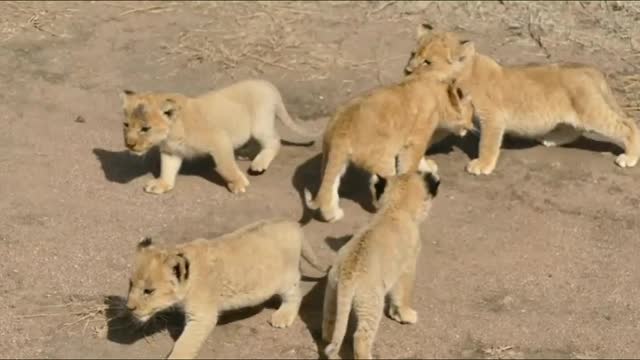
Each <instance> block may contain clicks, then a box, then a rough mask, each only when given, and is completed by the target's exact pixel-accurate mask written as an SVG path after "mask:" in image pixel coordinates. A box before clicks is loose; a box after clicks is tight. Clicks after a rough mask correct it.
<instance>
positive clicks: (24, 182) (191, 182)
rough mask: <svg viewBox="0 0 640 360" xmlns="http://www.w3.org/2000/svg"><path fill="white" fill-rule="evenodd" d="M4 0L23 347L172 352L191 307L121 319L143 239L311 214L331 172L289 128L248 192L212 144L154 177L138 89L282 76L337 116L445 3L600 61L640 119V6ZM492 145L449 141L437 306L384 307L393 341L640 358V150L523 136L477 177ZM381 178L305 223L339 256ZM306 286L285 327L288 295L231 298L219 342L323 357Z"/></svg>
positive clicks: (291, 99)
mask: <svg viewBox="0 0 640 360" xmlns="http://www.w3.org/2000/svg"><path fill="white" fill-rule="evenodd" d="M0 10H1V11H0V83H1V84H2V90H1V91H0V99H1V100H0V125H1V129H2V131H1V132H0V150H1V151H0V214H2V216H1V217H0V253H1V254H3V261H2V262H0V274H1V277H0V297H1V298H2V302H1V304H0V349H2V354H1V356H2V357H7V358H15V357H19V358H27V357H59V358H96V357H99V358H131V357H134V358H149V357H152V358H160V357H163V356H165V355H166V354H167V352H168V351H169V350H170V348H171V344H172V342H173V340H172V337H171V334H175V332H176V331H179V328H180V321H179V320H180V319H179V317H176V316H169V317H168V319H169V321H168V323H165V324H159V325H158V328H157V329H156V328H153V327H151V326H150V327H148V328H147V329H145V330H144V331H142V330H140V331H134V330H131V329H130V328H129V327H128V326H127V325H128V323H127V322H126V321H121V320H119V319H115V320H113V321H111V322H109V323H108V322H107V319H108V318H110V317H112V316H113V315H114V313H115V311H114V307H117V304H118V302H119V301H121V300H122V297H125V296H126V291H127V286H128V274H129V269H130V263H131V260H132V256H133V252H134V245H135V243H136V242H137V241H138V240H140V239H141V238H142V237H143V236H145V235H150V236H153V237H154V238H156V239H158V240H159V241H160V240H162V241H167V242H180V241H185V240H190V239H192V238H194V237H198V236H212V235H217V234H221V233H224V232H227V231H230V230H233V229H235V228H237V227H239V226H242V225H244V224H246V223H249V222H252V221H255V220H258V219H262V218H265V217H272V216H283V217H288V218H291V219H299V218H300V217H301V215H302V214H303V207H302V204H301V202H300V197H299V189H300V187H301V186H303V185H307V184H308V185H309V186H312V187H313V186H315V184H317V181H318V173H319V157H318V154H319V151H320V147H319V145H314V146H313V147H292V146H284V147H283V148H282V151H281V153H280V155H279V156H278V157H277V158H276V160H275V161H274V163H273V165H272V167H271V168H270V170H269V171H267V172H266V173H265V174H264V175H261V176H258V177H251V178H250V180H251V181H252V183H251V186H250V188H249V191H248V193H246V194H244V195H240V196H234V195H232V194H230V193H229V192H228V191H227V190H226V189H225V188H224V187H223V186H221V185H220V182H219V178H218V177H217V176H216V174H215V172H214V171H213V169H212V164H213V163H212V161H211V160H210V159H204V160H200V161H193V162H190V163H188V164H186V166H185V167H184V168H183V171H182V174H181V175H180V176H179V178H178V182H177V186H176V188H175V190H174V191H172V192H171V193H168V194H165V195H162V196H153V195H149V194H146V193H144V192H143V191H142V186H143V184H144V183H145V182H146V181H147V180H148V179H149V178H151V176H153V174H157V173H158V168H159V165H158V155H157V153H150V154H149V155H147V156H146V157H144V158H142V157H141V158H138V157H136V156H133V155H129V154H128V153H127V152H126V151H124V146H123V140H122V132H121V126H122V125H121V122H122V113H121V110H120V106H121V104H120V99H119V97H118V93H119V91H120V90H121V89H123V88H128V89H132V90H146V89H149V90H171V91H180V92H184V93H186V94H191V95H196V94H198V93H200V92H203V91H205V90H209V89H212V88H215V87H219V86H223V85H226V84H230V83H231V82H233V81H236V80H239V79H243V78H247V77H262V78H266V79H269V80H271V81H273V82H274V83H275V84H277V86H279V87H280V89H281V91H282V93H283V96H284V98H285V102H286V104H287V106H288V107H289V110H290V112H291V113H293V114H295V115H296V116H299V117H301V118H314V117H316V116H318V115H324V114H329V113H331V111H333V109H335V107H336V106H337V105H338V104H339V103H341V102H343V101H346V100H347V99H348V98H349V97H351V96H354V95H355V94H357V93H358V92H360V91H363V90H366V89H368V88H371V87H373V86H377V85H379V84H385V83H391V82H393V81H396V80H398V79H400V77H401V73H402V68H403V66H404V64H405V61H406V60H407V58H408V53H409V51H410V50H411V48H412V46H413V43H414V29H415V27H416V25H417V24H418V23H420V22H422V21H425V20H426V21H429V22H431V23H433V24H435V25H436V26H438V27H443V28H447V29H450V30H456V31H461V32H463V33H465V34H467V35H468V37H469V38H470V39H472V40H474V41H475V42H476V47H477V48H478V49H479V50H480V51H482V52H485V53H487V54H490V55H492V56H495V57H496V58H497V59H499V60H500V61H501V62H503V63H505V64H510V63H522V62H530V61H535V62H540V61H565V60H566V61H580V62H585V63H588V64H592V65H596V66H598V67H599V68H601V69H602V70H603V71H604V72H606V73H607V74H608V76H609V77H610V79H611V83H612V84H613V86H614V88H615V90H616V93H617V95H618V97H619V99H620V102H621V103H622V104H623V105H624V106H625V107H626V108H627V109H628V111H629V113H630V114H632V115H633V116H635V118H636V119H639V118H640V113H638V112H637V110H638V109H640V108H639V107H640V100H639V99H640V95H639V94H640V78H639V77H638V72H639V70H640V25H638V24H640V5H639V4H638V3H631V2H629V3H625V2H607V3H605V2H597V3H586V2H582V3H579V2H568V3H566V2H565V3H553V4H552V3H526V2H519V3H510V2H504V3H503V4H501V3H499V2H493V3H431V2H410V3H403V2H360V3H349V2H322V3H311V2H307V3H288V2H287V3H285V2H282V3H275V2H263V3H258V2H255V3H248V2H247V3H206V2H202V3H200V2H187V3H170V2H166V3H146V2H145V3H142V2H140V3H125V2H113V3H107V2H95V3H90V2H82V3H80V2H77V3H74V2H66V3H64V2H60V3H59V2H48V3H40V2H25V3H19V2H2V3H0ZM305 125H307V126H309V127H310V128H321V127H322V126H323V124H318V123H312V122H306V123H305ZM280 128H281V129H282V127H281V126H280ZM282 134H283V137H285V138H287V137H289V138H292V134H291V133H288V132H286V131H284V130H283V131H282ZM476 145H477V138H474V137H473V136H470V137H468V138H466V139H464V140H461V141H457V142H455V141H451V140H448V141H446V142H445V144H443V145H441V146H437V147H436V148H435V149H433V150H434V151H433V152H434V153H435V155H434V158H435V160H436V161H437V162H438V164H439V166H440V169H441V176H442V187H441V195H440V197H439V199H438V201H437V203H436V205H435V206H434V209H433V212H432V215H431V217H430V219H429V220H428V221H426V222H425V224H424V225H423V228H422V230H423V232H422V233H423V239H424V247H423V253H422V255H421V259H420V264H419V274H418V278H417V285H416V286H417V290H416V293H415V298H414V302H415V307H416V309H417V310H418V313H419V322H418V324H416V325H412V326H411V325H405V326H403V325H399V324H397V323H395V322H393V321H391V320H389V319H388V318H384V319H383V321H382V323H381V327H380V331H379V333H378V337H377V342H376V345H375V350H374V354H375V355H376V356H378V357H384V358H416V357H420V358H425V357H428V358H433V357H439V358H440V357H445V358H452V357H474V358H478V357H487V358H500V357H529V358H531V357H560V358H589V357H608V358H614V357H627V358H629V357H637V356H639V355H640V343H639V342H638V336H639V334H640V333H639V331H640V302H638V299H640V272H639V271H638V259H639V258H640V244H639V241H640V238H639V236H638V234H639V232H640V221H639V219H638V207H639V205H640V167H639V168H634V169H620V168H618V167H616V166H615V165H614V157H615V154H617V153H619V151H620V149H618V148H616V147H613V146H609V145H608V144H604V143H596V142H593V141H580V142H579V143H577V144H574V145H572V146H567V147H563V148H556V149H547V148H543V147H541V146H536V145H535V144H523V143H522V142H517V141H510V142H509V143H508V144H507V147H508V149H507V150H504V151H503V153H502V156H501V159H500V162H499V165H498V167H497V169H496V171H495V173H494V174H493V175H491V176H489V177H482V178H475V177H472V176H470V175H467V174H466V173H465V172H464V166H465V164H466V162H467V161H468V160H469V158H470V156H473V157H475V152H474V151H473V149H474V148H475V147H476ZM240 164H241V167H242V168H243V169H248V166H249V162H248V161H242V162H240ZM362 181H363V179H362V177H360V176H359V175H358V174H357V173H356V172H352V173H350V174H349V175H348V176H347V180H346V182H345V185H344V187H343V193H344V196H345V198H343V199H342V200H341V203H342V205H343V207H344V209H345V211H346V217H345V219H344V220H342V221H341V222H339V223H338V224H331V225H330V224H326V223H322V222H318V221H312V222H310V223H309V224H308V225H307V226H306V227H305V232H306V233H307V235H308V237H309V239H310V240H311V242H312V244H313V246H314V248H315V249H316V251H317V252H318V254H319V255H320V256H321V259H322V260H323V261H324V262H327V263H328V262H329V261H330V260H331V259H332V257H333V254H334V251H335V250H334V249H336V248H337V247H338V246H339V245H340V243H341V240H340V239H344V237H345V236H348V235H350V234H351V233H352V232H353V231H354V230H355V229H357V228H358V227H359V226H361V225H362V224H364V223H365V222H366V221H367V219H368V218H369V216H370V213H369V212H368V211H367V209H368V204H367V202H366V199H367V198H366V186H365V185H364V184H365V183H364V182H362ZM304 289H305V291H308V295H307V296H306V297H305V302H304V305H303V308H302V309H301V314H300V318H299V319H298V320H297V321H296V322H295V324H294V325H293V326H292V327H291V328H289V329H284V330H278V329H273V328H271V327H270V326H269V324H268V323H267V319H268V318H269V316H270V315H271V313H272V311H273V306H272V305H273V304H271V305H269V304H268V306H266V307H265V308H257V309H253V310H252V311H249V312H242V313H239V314H231V315H226V316H225V317H223V319H222V321H221V325H219V326H218V327H217V328H216V329H215V331H214V332H213V334H212V335H211V336H210V337H209V339H208V341H207V343H206V345H205V346H204V348H203V350H202V352H201V354H200V356H201V357H202V358H205V357H214V358H256V357H262V358H265V357H267V358H317V357H318V343H317V340H318V336H319V330H320V318H321V301H322V300H321V299H322V291H323V283H315V282H305V283H304ZM114 304H116V305H114ZM275 304H277V303H275ZM349 345H350V343H347V344H346V346H345V349H346V350H345V352H344V355H345V356H349V355H350V354H351V353H350V347H349Z"/></svg>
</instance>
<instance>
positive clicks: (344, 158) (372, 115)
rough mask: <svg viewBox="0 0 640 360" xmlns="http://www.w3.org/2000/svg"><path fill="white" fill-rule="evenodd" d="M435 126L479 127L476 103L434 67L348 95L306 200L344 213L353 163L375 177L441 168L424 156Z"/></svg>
mask: <svg viewBox="0 0 640 360" xmlns="http://www.w3.org/2000/svg"><path fill="white" fill-rule="evenodd" d="M436 129H443V130H446V131H448V132H450V133H453V134H456V135H459V136H464V135H465V134H466V133H467V131H468V130H474V125H473V104H472V103H471V98H470V97H469V96H465V95H464V94H463V93H462V91H461V90H460V88H458V86H457V84H456V83H454V82H442V81H440V80H439V79H438V78H437V77H436V76H433V75H432V74H431V72H429V73H421V72H416V73H415V74H413V75H412V76H409V77H407V78H405V79H404V81H402V82H401V83H398V84H394V85H389V86H385V87H381V88H377V89H374V90H372V91H371V92H370V93H368V94H365V95H362V96H360V97H357V98H355V99H353V100H351V101H349V102H348V103H346V104H345V105H343V106H342V107H341V108H339V109H338V111H337V112H336V114H335V115H334V116H333V118H332V119H331V120H330V121H329V123H328V124H327V128H326V131H325V134H324V142H323V158H322V159H323V164H322V182H321V184H320V189H319V190H318V193H317V195H316V198H315V199H313V200H312V196H311V193H310V192H309V191H308V190H307V189H305V200H306V204H307V206H308V207H309V208H310V209H320V212H321V214H322V217H323V218H324V220H325V221H328V222H334V221H337V220H340V219H341V218H342V217H343V216H344V212H343V211H342V209H341V208H340V206H339V204H338V202H339V196H338V188H339V187H340V178H341V177H342V175H343V174H344V172H345V171H346V168H347V165H348V164H349V163H351V164H353V165H355V166H356V167H359V168H361V169H364V170H365V171H368V172H369V173H371V174H372V175H373V177H374V179H373V181H372V183H375V182H376V179H377V177H383V178H387V177H390V176H394V175H397V174H402V173H405V172H407V171H414V170H417V169H419V168H420V169H421V170H422V171H427V170H429V171H433V170H436V169H437V168H436V165H435V163H434V162H433V161H432V160H425V159H424V158H423V155H424V154H425V152H426V151H427V148H428V146H429V145H430V143H431V140H432V136H433V134H434V132H435V130H436ZM374 199H375V196H374Z"/></svg>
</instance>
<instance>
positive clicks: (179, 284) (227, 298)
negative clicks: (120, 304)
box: [127, 219, 325, 358]
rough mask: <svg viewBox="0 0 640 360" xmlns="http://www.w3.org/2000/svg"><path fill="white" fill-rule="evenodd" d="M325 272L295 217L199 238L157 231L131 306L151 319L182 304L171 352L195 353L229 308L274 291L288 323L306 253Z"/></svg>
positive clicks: (278, 320) (280, 321)
mask: <svg viewBox="0 0 640 360" xmlns="http://www.w3.org/2000/svg"><path fill="white" fill-rule="evenodd" d="M301 255H302V257H303V258H304V259H305V260H307V261H308V262H309V263H310V264H311V265H312V266H313V267H315V268H317V269H318V270H320V271H322V272H323V273H325V269H324V268H322V267H321V266H320V265H318V262H317V260H316V257H315V255H314V253H313V251H312V249H311V247H310V246H309V244H307V242H306V241H305V239H304V233H303V231H302V228H301V227H300V225H299V224H298V223H296V222H292V221H284V220H282V221H281V220H276V219H274V220H266V221H259V222H256V223H253V224H250V225H247V226H245V227H242V228H240V229H238V230H236V231H234V232H231V233H228V234H226V235H223V236H221V237H218V238H216V239H211V240H205V239H196V240H193V241H191V242H188V243H185V244H180V245H177V246H172V247H166V248H159V247H156V246H155V245H154V244H152V241H151V239H150V238H147V239H145V240H143V241H141V242H140V243H139V244H138V247H137V252H136V261H135V267H134V271H133V276H132V277H131V280H130V281H131V282H130V290H129V296H128V299H127V308H128V309H129V310H130V311H131V313H132V314H133V315H134V317H135V318H136V319H138V320H139V321H141V322H146V321H147V320H148V319H149V318H151V317H152V316H153V315H154V314H155V313H157V312H159V311H162V310H165V309H167V308H170V307H172V306H181V307H182V308H183V309H184V311H185V314H186V315H187V322H186V325H185V328H184V331H183V332H182V334H181V335H180V337H179V338H178V340H177V341H176V343H175V344H174V346H173V350H172V351H171V354H170V355H169V358H193V357H195V356H196V355H197V354H198V352H199V349H200V347H201V345H202V344H203V342H204V341H205V340H206V338H207V336H208V335H209V334H210V333H211V331H212V330H213V328H214V327H215V325H216V322H217V318H218V314H219V313H220V312H222V311H226V310H232V309H238V308H242V307H247V306H255V305H259V304H260V303H263V302H264V301H266V300H268V299H269V298H271V297H272V296H273V295H280V297H281V298H282V304H281V305H280V307H279V308H278V310H276V311H275V312H274V313H273V316H272V317H271V325H272V326H274V327H277V328H283V327H288V326H289V325H291V324H292V323H293V321H294V320H295V318H296V316H297V315H298V310H299V308H300V303H301V299H302V297H301V293H300V289H299V282H300V268H299V266H300V256H301Z"/></svg>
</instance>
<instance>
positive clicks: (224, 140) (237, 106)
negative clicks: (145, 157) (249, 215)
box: [121, 80, 317, 194]
mask: <svg viewBox="0 0 640 360" xmlns="http://www.w3.org/2000/svg"><path fill="white" fill-rule="evenodd" d="M121 97H122V100H123V106H124V116H125V122H124V140H125V144H126V146H127V148H128V149H129V150H130V151H132V152H135V153H137V154H142V153H144V152H146V151H148V150H149V149H150V148H151V147H153V146H154V145H159V147H160V162H161V174H160V178H159V179H152V180H151V181H149V182H148V183H147V184H146V186H145V187H144V191H146V192H148V193H153V194H162V193H164V192H167V191H170V190H171V189H173V187H174V185H175V181H176V175H177V174H178V171H179V170H180V166H181V165H182V161H183V159H185V158H192V157H195V156H198V155H207V154H209V155H212V156H213V158H214V160H215V163H216V170H217V172H218V173H219V174H220V175H221V176H222V177H223V178H224V179H225V181H226V182H227V186H228V188H229V190H230V191H231V192H233V193H234V194H237V193H242V192H245V190H246V187H247V186H248V185H249V180H248V179H247V177H246V176H245V175H244V174H243V173H242V171H240V169H239V168H238V165H237V163H236V161H235V156H234V150H235V149H237V148H239V147H241V146H242V145H244V144H246V143H247V141H248V140H249V139H250V138H251V137H253V138H255V139H256V140H257V141H258V142H259V143H260V146H261V151H260V152H259V153H258V155H257V156H256V157H255V159H253V161H252V162H251V167H250V172H253V173H255V174H261V173H263V172H264V171H265V170H266V169H267V168H268V167H269V164H271V161H272V160H273V159H274V158H275V157H276V155H277V154H278V151H279V149H280V136H279V135H278V133H277V132H276V130H275V127H274V121H275V117H276V116H277V117H278V118H279V119H280V120H281V121H282V122H283V123H284V124H285V125H287V126H288V127H289V128H291V129H292V130H294V131H295V132H297V133H299V134H301V135H303V136H305V137H310V138H311V137H315V136H317V134H311V133H307V132H306V131H305V130H303V129H302V128H300V127H299V126H298V125H297V124H296V123H295V122H294V121H293V120H292V119H291V117H290V116H289V113H288V112H287V110H286V108H285V106H284V104H283V102H282V97H281V95H280V92H279V91H278V89H277V88H276V87H275V86H274V85H273V84H271V83H270V82H268V81H265V80H245V81H241V82H238V83H236V84H233V85H229V86H227V87H225V88H222V89H219V90H214V91H210V92H208V93H205V94H203V95H200V96H198V97H195V98H192V97H188V96H185V95H182V94H177V93H155V92H145V93H140V94H137V93H134V92H133V91H130V90H125V91H124V92H123V93H122V94H121Z"/></svg>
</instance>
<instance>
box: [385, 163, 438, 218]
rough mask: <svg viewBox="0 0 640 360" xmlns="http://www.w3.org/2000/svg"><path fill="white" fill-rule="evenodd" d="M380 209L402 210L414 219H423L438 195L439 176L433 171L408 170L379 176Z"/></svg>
mask: <svg viewBox="0 0 640 360" xmlns="http://www.w3.org/2000/svg"><path fill="white" fill-rule="evenodd" d="M379 181H380V182H381V183H380V185H379V187H380V190H382V191H383V194H382V197H381V198H380V211H384V209H385V208H386V209H392V210H403V211H407V212H409V213H410V214H411V216H412V217H413V218H414V219H415V220H416V221H422V220H424V219H425V218H426V217H427V216H428V214H429V210H430V209H431V202H432V200H433V199H434V198H435V197H436V196H437V195H438V188H439V187H440V178H439V177H438V174H437V173H433V172H424V173H421V172H418V171H416V172H409V173H405V174H401V175H398V176H394V177H392V178H390V179H383V178H380V180H379Z"/></svg>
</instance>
